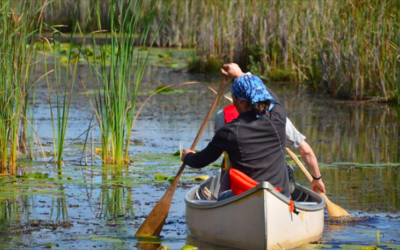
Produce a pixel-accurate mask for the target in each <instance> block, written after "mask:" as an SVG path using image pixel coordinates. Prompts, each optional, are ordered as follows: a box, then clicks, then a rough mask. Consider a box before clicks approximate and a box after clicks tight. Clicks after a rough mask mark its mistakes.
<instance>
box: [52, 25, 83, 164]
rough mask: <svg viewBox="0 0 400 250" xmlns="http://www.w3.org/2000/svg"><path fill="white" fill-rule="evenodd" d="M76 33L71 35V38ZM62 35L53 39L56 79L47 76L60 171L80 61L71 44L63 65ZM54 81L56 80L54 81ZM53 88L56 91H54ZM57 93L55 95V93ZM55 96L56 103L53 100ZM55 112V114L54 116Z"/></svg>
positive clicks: (54, 142)
mask: <svg viewBox="0 0 400 250" xmlns="http://www.w3.org/2000/svg"><path fill="white" fill-rule="evenodd" d="M74 34H75V32H73V33H71V38H72V37H73V36H74ZM59 36H60V34H59V33H58V32H57V33H56V34H55V35H54V37H53V40H54V42H53V46H52V48H53V65H54V68H53V70H52V71H53V73H54V78H52V79H50V78H49V77H48V75H46V79H47V89H48V93H49V97H48V98H49V105H50V115H51V126H52V130H53V145H54V152H53V153H54V159H55V162H56V165H57V167H58V169H59V170H60V169H61V166H62V163H63V161H62V159H63V152H64V144H65V134H66V131H67V125H68V118H69V111H70V105H71V99H72V96H73V90H74V85H75V80H76V75H77V68H78V60H77V59H76V58H75V57H73V53H72V48H73V44H72V43H69V45H68V51H67V60H66V65H65V66H64V65H63V62H62V57H61V45H60V43H59V42H57V40H59ZM47 64H48V61H47V59H46V57H45V68H46V71H48V69H47V67H48V65H47ZM53 79H54V80H53ZM53 88H54V89H55V90H54V91H53ZM54 92H55V93H54ZM53 95H55V101H54V100H53ZM54 110H55V114H54Z"/></svg>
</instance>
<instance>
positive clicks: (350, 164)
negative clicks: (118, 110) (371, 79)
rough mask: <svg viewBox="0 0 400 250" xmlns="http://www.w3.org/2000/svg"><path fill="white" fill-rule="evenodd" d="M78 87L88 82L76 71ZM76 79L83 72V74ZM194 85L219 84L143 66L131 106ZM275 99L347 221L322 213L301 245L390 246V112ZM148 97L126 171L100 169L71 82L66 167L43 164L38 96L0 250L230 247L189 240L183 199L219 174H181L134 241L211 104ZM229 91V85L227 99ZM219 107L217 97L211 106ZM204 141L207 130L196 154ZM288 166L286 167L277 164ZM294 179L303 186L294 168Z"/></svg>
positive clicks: (206, 93) (9, 191) (79, 91)
mask: <svg viewBox="0 0 400 250" xmlns="http://www.w3.org/2000/svg"><path fill="white" fill-rule="evenodd" d="M80 69H81V72H82V73H81V78H82V79H83V81H85V82H86V83H89V82H90V81H91V78H90V77H89V73H88V72H89V70H85V69H86V66H85V65H80ZM85 72H86V73H85ZM187 81H198V82H201V83H206V84H208V85H210V86H213V87H214V88H215V89H217V88H218V85H219V82H220V76H218V75H217V76H212V75H204V74H189V73H186V72H184V71H182V70H179V69H178V70H176V69H174V70H172V69H170V68H167V67H159V66H154V65H150V66H149V67H148V70H147V73H146V76H145V79H144V80H143V82H142V84H141V94H140V96H139V99H138V104H137V105H138V106H140V105H141V103H143V101H144V100H146V98H147V97H148V96H149V93H151V91H154V90H155V89H156V88H157V87H158V86H161V85H169V84H175V83H181V82H187ZM268 85H269V87H270V88H271V89H273V90H274V91H275V92H276V93H277V94H278V96H279V97H280V98H281V100H282V101H283V104H284V106H285V107H286V109H287V113H288V116H289V118H290V119H291V120H292V122H293V123H294V125H295V126H296V127H297V128H298V130H299V131H301V132H302V133H303V134H304V135H305V136H306V137H307V141H308V142H309V144H310V145H311V146H312V147H313V149H314V151H315V154H316V155H317V157H318V159H319V162H320V168H321V172H322V175H323V180H324V183H325V185H326V188H327V191H328V193H327V195H328V197H329V199H330V200H331V201H332V202H334V203H336V204H338V205H340V206H341V207H343V208H345V209H346V210H347V211H348V212H350V214H351V215H352V216H353V217H359V218H361V220H360V221H356V222H351V223H349V222H335V221H331V220H329V218H328V214H325V217H326V219H327V220H326V222H325V229H324V233H323V237H322V238H321V239H320V240H319V241H318V242H314V243H312V244H309V245H305V246H303V247H302V248H304V249H307V248H310V249H315V248H317V249H318V248H343V249H360V247H366V246H371V245H373V246H377V247H379V248H381V249H400V177H399V170H400V169H399V167H400V153H399V150H400V149H399V144H400V128H399V125H398V121H399V120H400V117H399V116H400V113H399V111H397V110H396V108H394V107H392V106H390V105H387V104H382V103H377V102H372V101H369V102H352V101H341V100H334V99H331V98H330V97H329V96H327V95H322V94H318V95H317V94H312V93H310V92H309V91H308V90H307V89H306V88H304V87H301V86H299V85H298V84H293V83H268ZM173 89H174V91H170V92H167V93H162V94H159V95H156V96H155V97H153V98H152V99H150V101H149V102H148V103H147V104H146V106H145V107H144V109H143V111H142V112H141V113H140V115H139V116H138V120H137V122H136V125H135V127H134V131H133V134H132V138H131V144H132V145H131V147H130V150H131V152H130V163H129V164H126V165H124V166H102V165H101V162H100V160H99V152H98V150H97V149H98V148H100V144H99V143H100V138H99V130H98V128H97V127H96V121H95V119H94V118H93V110H92V107H91V105H90V103H89V101H88V99H90V94H89V97H88V95H87V94H88V93H89V92H90V91H91V90H90V89H89V90H85V89H84V88H83V87H82V85H79V84H77V86H76V88H75V94H74V98H73V103H72V106H71V114H70V119H69V122H68V130H67V140H66V143H65V145H66V152H65V156H64V164H65V166H64V167H63V168H62V169H61V171H55V170H54V167H53V165H52V164H51V161H52V156H51V152H52V150H53V133H52V129H51V123H50V110H49V105H48V90H47V87H46V84H45V83H40V84H39V85H38V87H37V94H36V101H35V105H34V114H35V120H34V128H35V131H36V132H37V135H39V136H40V145H39V143H38V142H39V139H38V138H36V139H35V140H34V141H35V143H36V146H35V150H34V151H33V152H32V156H33V157H34V159H33V160H30V159H28V158H27V157H26V159H25V160H24V156H21V157H20V159H22V160H20V163H19V165H20V166H21V169H23V171H21V172H20V175H19V176H18V177H13V178H9V177H2V178H0V202H1V208H0V209H1V210H2V211H3V212H2V215H3V216H2V217H1V218H0V223H1V224H0V225H1V228H0V230H1V231H0V249H43V248H54V249H77V248H79V249H157V248H158V247H159V246H168V249H181V248H182V247H184V246H185V245H192V246H196V247H197V248H198V249H229V248H224V247H219V246H215V245H210V244H206V243H203V242H200V241H197V240H195V239H193V238H192V237H190V234H189V232H188V231H187V228H186V224H185V204H184V195H185V193H186V192H187V191H188V189H189V188H191V187H193V186H194V185H196V184H198V183H199V181H200V180H201V179H202V178H200V177H204V176H207V175H208V176H211V175H213V174H215V173H216V172H217V171H218V163H216V164H214V165H212V166H209V167H207V168H204V169H200V170H198V169H190V168H189V167H187V168H186V170H185V172H184V175H183V177H182V179H181V182H180V184H179V186H178V188H177V191H176V192H175V195H174V199H173V203H172V207H171V209H170V213H169V216H168V218H167V221H166V224H165V226H164V229H163V231H162V233H161V236H160V237H159V238H154V239H146V240H138V239H135V238H134V234H135V232H136V230H137V229H138V227H139V226H140V224H141V223H142V221H143V220H144V219H145V217H146V215H147V214H148V213H149V212H150V211H151V209H152V208H153V207H154V205H155V204H156V203H157V201H158V200H159V198H160V197H161V196H162V195H163V194H164V192H165V191H166V190H167V188H168V187H169V182H168V178H169V177H173V176H174V175H175V174H176V172H177V170H178V168H179V166H180V160H179V158H178V157H177V156H174V155H173V154H174V153H175V152H176V151H177V150H179V145H180V143H181V142H182V143H183V146H184V148H189V147H190V146H191V144H192V141H193V140H194V138H195V136H196V134H197V131H198V129H199V128H200V126H201V123H202V121H203V119H204V118H205V116H206V113H207V111H208V109H209V107H210V105H211V102H212V100H213V98H214V96H215V94H213V93H212V92H211V91H210V90H209V89H208V88H207V87H205V85H203V84H193V85H186V86H176V87H173ZM226 92H229V88H228V89H227V90H226ZM228 104H229V101H227V100H225V99H223V100H221V101H220V103H219V106H218V108H219V109H220V108H222V107H224V106H226V105H228ZM213 133H214V130H213V121H210V123H209V125H208V126H207V128H206V130H205V132H204V134H203V135H202V137H201V141H200V142H199V144H198V146H197V149H202V148H203V147H205V146H206V145H207V143H208V142H209V141H210V139H211V138H212V136H213ZM288 161H290V159H289V158H288ZM296 179H297V181H299V182H301V183H303V184H304V185H308V184H307V182H306V179H305V178H304V176H303V175H302V173H301V171H298V169H297V171H296Z"/></svg>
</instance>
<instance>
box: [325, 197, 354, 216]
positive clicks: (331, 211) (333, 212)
mask: <svg viewBox="0 0 400 250" xmlns="http://www.w3.org/2000/svg"><path fill="white" fill-rule="evenodd" d="M319 195H321V196H322V198H324V200H325V204H326V209H327V210H328V215H329V217H334V218H339V217H350V214H349V213H348V212H347V211H346V210H344V209H343V208H342V207H340V206H339V205H337V204H335V203H333V202H331V201H330V200H329V199H328V197H327V196H326V195H325V194H324V193H319Z"/></svg>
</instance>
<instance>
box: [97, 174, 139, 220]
mask: <svg viewBox="0 0 400 250" xmlns="http://www.w3.org/2000/svg"><path fill="white" fill-rule="evenodd" d="M126 170H127V167H122V166H115V167H104V168H103V175H102V179H103V181H102V187H101V194H100V211H99V213H98V215H97V217H98V218H102V219H116V218H120V217H125V216H130V217H132V216H134V210H133V198H132V191H131V187H127V186H126V183H125V180H126V177H128V176H129V172H128V171H126Z"/></svg>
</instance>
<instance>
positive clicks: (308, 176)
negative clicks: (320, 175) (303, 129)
mask: <svg viewBox="0 0 400 250" xmlns="http://www.w3.org/2000/svg"><path fill="white" fill-rule="evenodd" d="M286 152H287V153H288V154H289V155H290V157H292V159H293V160H294V162H296V164H297V166H299V168H300V170H301V171H302V172H303V173H304V175H305V176H306V177H307V179H308V180H309V181H310V182H312V181H313V178H312V176H311V174H310V173H309V172H308V171H307V169H306V168H305V167H304V165H303V163H301V161H300V160H299V158H297V156H296V155H295V153H293V152H292V150H290V149H289V148H286Z"/></svg>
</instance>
